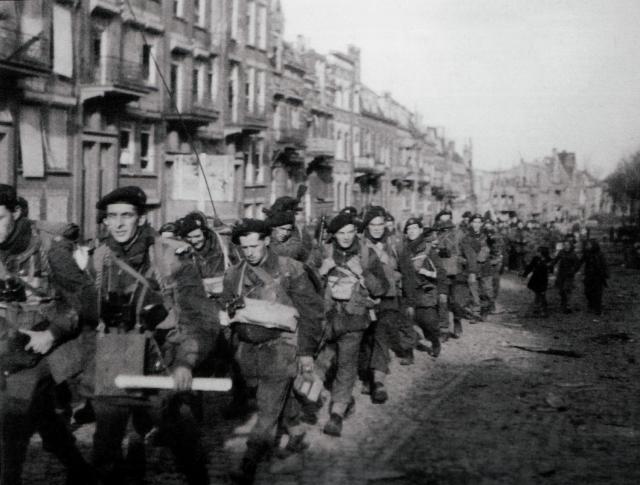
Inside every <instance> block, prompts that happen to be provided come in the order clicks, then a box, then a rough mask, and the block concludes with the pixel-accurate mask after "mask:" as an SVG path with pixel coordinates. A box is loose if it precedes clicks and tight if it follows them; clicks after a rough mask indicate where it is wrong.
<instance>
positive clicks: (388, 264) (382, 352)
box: [360, 206, 417, 404]
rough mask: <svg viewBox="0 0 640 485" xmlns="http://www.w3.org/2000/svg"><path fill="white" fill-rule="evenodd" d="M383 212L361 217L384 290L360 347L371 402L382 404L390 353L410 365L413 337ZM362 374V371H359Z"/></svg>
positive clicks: (396, 254)
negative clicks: (381, 277)
mask: <svg viewBox="0 0 640 485" xmlns="http://www.w3.org/2000/svg"><path fill="white" fill-rule="evenodd" d="M385 216H386V210H385V209H384V208H383V207H380V206H372V207H370V208H368V209H367V211H366V212H365V214H364V218H363V226H364V228H365V229H364V237H363V242H364V244H365V246H367V247H368V248H370V249H373V250H374V252H375V253H376V255H377V256H378V259H379V260H380V262H381V263H382V266H383V268H384V274H385V277H386V279H387V282H388V287H387V291H386V292H385V294H384V295H383V296H382V297H381V298H380V303H379V304H378V306H377V315H378V318H377V320H376V321H375V322H374V323H373V325H372V326H371V328H370V329H369V330H368V332H367V333H368V334H367V335H366V336H365V342H364V344H363V346H362V356H361V357H362V361H361V364H363V365H361V369H360V370H361V373H362V374H364V376H365V377H366V378H367V381H368V384H369V385H370V390H371V400H372V401H373V402H374V403H376V404H381V403H384V402H385V401H386V400H387V398H388V394H387V390H386V388H385V380H386V376H387V375H388V374H389V362H390V359H391V354H390V351H391V350H393V351H394V352H395V353H396V354H397V355H398V357H400V363H401V364H402V365H408V364H411V363H413V349H414V347H415V344H416V340H417V335H416V333H415V331H414V329H413V322H412V321H410V320H409V319H408V318H407V317H406V316H405V314H404V313H403V312H402V311H401V306H400V305H401V299H400V297H401V282H402V275H401V268H400V264H399V248H398V247H397V242H396V240H395V238H393V236H392V235H391V234H389V232H388V230H387V228H386V227H385ZM363 371H364V372H363Z"/></svg>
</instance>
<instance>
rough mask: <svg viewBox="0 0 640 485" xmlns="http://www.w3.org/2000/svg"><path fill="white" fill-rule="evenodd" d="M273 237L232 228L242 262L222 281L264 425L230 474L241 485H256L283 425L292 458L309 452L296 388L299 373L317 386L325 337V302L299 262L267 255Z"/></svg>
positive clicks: (259, 226) (248, 226)
mask: <svg viewBox="0 0 640 485" xmlns="http://www.w3.org/2000/svg"><path fill="white" fill-rule="evenodd" d="M269 233H270V231H269V226H268V225H267V224H266V223H265V222H264V221H259V220H257V219H243V220H242V221H241V222H240V223H239V224H238V225H236V226H235V227H234V228H233V232H232V236H231V237H232V242H233V243H234V244H236V245H238V246H239V247H240V249H241V251H242V254H243V256H244V260H243V261H242V262H240V263H238V264H236V265H235V266H232V267H231V268H230V269H229V271H228V272H227V274H226V275H225V279H224V300H225V301H226V302H228V305H227V309H228V313H229V317H231V321H232V322H233V323H232V330H233V333H234V335H235V337H236V338H237V339H238V340H239V342H240V343H239V345H238V347H237V349H236V359H237V360H238V362H239V364H240V367H241V369H242V374H243V376H244V377H245V379H247V380H248V381H250V382H251V383H252V384H253V385H255V387H257V395H256V396H257V407H258V410H257V411H258V420H257V421H256V424H255V425H254V427H253V429H252V430H251V434H250V436H249V439H248V440H247V451H246V452H245V455H244V457H243V459H242V463H241V465H240V468H239V469H238V470H236V471H234V472H233V473H232V479H233V480H234V481H235V482H237V483H252V482H253V480H254V477H255V472H256V468H257V466H258V463H259V462H260V461H261V460H262V459H264V457H265V456H266V455H267V454H268V453H269V452H270V450H272V449H273V447H274V445H275V437H276V428H277V426H278V425H281V426H282V427H284V428H285V429H286V431H287V433H288V434H289V442H288V444H287V450H288V451H289V452H292V453H294V452H299V451H302V450H304V449H305V448H306V446H307V444H306V443H305V442H304V428H303V427H302V425H301V423H300V416H299V413H300V410H299V408H298V406H297V401H296V399H293V396H292V394H291V393H292V383H293V380H294V377H295V376H296V375H297V374H298V372H300V373H301V375H303V376H307V378H309V379H311V377H310V376H312V375H313V355H314V353H315V351H316V350H317V347H318V345H319V343H320V340H321V336H322V316H323V308H322V298H321V297H320V296H319V295H318V294H317V293H316V292H315V291H314V288H313V285H312V283H311V281H310V280H309V277H308V276H307V273H306V271H305V269H304V268H303V266H302V264H301V263H300V262H298V261H295V260H293V259H292V258H289V257H286V256H278V255H276V254H275V253H274V252H273V251H271V250H270V249H269V243H270V238H269ZM243 312H244V313H243Z"/></svg>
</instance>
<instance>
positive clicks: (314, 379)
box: [0, 185, 526, 485]
mask: <svg viewBox="0 0 640 485" xmlns="http://www.w3.org/2000/svg"><path fill="white" fill-rule="evenodd" d="M97 208H98V209H99V210H100V211H101V213H102V215H103V218H102V221H101V224H102V226H103V228H104V231H101V233H103V234H104V237H102V238H100V239H98V240H96V241H93V242H92V244H91V245H90V246H89V247H86V246H83V245H79V244H78V243H77V237H78V234H77V233H78V231H77V226H74V225H69V226H61V227H58V226H55V225H53V226H52V225H47V224H43V223H40V222H35V221H31V220H29V219H28V218H27V217H26V210H25V208H24V207H22V208H21V206H20V205H19V203H18V195H17V194H16V192H15V190H14V188H13V187H10V186H7V185H0V312H1V313H0V323H1V327H2V328H1V333H0V344H1V346H0V370H1V371H2V375H1V379H2V381H1V383H0V384H1V389H0V485H9V484H11V485H14V484H20V483H21V471H22V466H23V464H24V461H25V456H26V450H27V446H28V443H29V439H30V437H31V436H32V435H33V434H34V433H35V432H38V433H39V434H40V435H41V437H42V441H43V444H44V446H45V447H46V448H47V449H49V450H51V451H53V452H54V453H55V454H56V456H57V457H58V458H59V459H60V461H61V462H62V463H63V464H64V465H65V467H66V469H67V473H68V479H67V483H69V484H92V483H99V484H104V485H112V484H113V485H115V484H121V483H143V482H144V475H145V445H146V444H148V443H149V442H153V443H160V444H164V445H166V446H168V447H169V448H171V450H172V452H173V454H174V457H175V464H176V467H177V468H178V470H179V471H180V472H182V474H183V475H184V477H185V480H186V482H187V483H189V484H207V483H209V478H208V475H207V459H206V452H205V449H204V447H203V445H202V440H201V436H200V429H201V428H200V423H201V422H202V420H203V419H205V418H204V416H205V413H204V411H203V404H204V402H205V401H204V400H203V398H202V395H200V394H198V393H194V392H193V391H191V385H192V379H193V377H194V376H196V377H197V376H210V375H226V376H229V377H230V378H231V380H232V382H233V390H232V396H233V399H232V401H231V404H230V406H229V408H228V409H226V410H225V413H224V415H225V416H238V415H243V414H246V413H248V412H256V413H257V420H256V422H255V425H254V426H253V428H252V430H251V433H250V436H249V439H248V440H247V445H246V451H245V453H244V456H243V459H242V461H241V463H240V465H239V466H238V467H237V469H235V470H234V471H233V472H232V473H231V478H232V480H233V481H234V482H235V483H252V482H253V480H254V477H255V473H256V470H257V467H258V464H259V463H260V462H262V461H265V460H267V459H268V458H269V457H272V458H273V459H274V460H279V459H283V458H287V457H290V456H292V455H295V454H297V453H300V452H301V451H303V450H304V449H305V448H306V447H308V443H307V442H306V441H305V430H306V429H308V426H310V425H313V424H316V423H317V421H318V411H319V410H320V409H321V408H322V404H323V402H322V399H323V397H322V396H325V397H326V396H329V395H330V402H329V403H328V406H329V419H328V420H327V421H326V422H325V423H323V424H322V426H323V428H322V429H323V431H324V433H326V434H327V435H329V436H334V437H339V436H340V435H341V433H342V428H343V422H344V420H345V419H348V418H349V416H351V415H352V414H353V413H354V412H355V399H354V392H355V389H356V388H360V389H361V392H362V393H363V394H367V395H369V396H370V399H371V401H372V402H373V403H376V404H383V403H384V402H385V401H387V399H389V392H388V389H387V380H388V375H389V372H390V365H389V364H390V362H391V359H392V355H393V354H395V355H396V356H397V358H398V359H399V363H400V364H402V365H411V364H412V363H413V359H414V351H424V352H428V353H429V354H430V355H431V356H432V357H433V358H437V357H438V356H439V355H440V353H441V352H442V351H443V350H442V345H443V343H444V342H446V341H447V340H449V339H459V338H461V336H462V334H463V321H467V322H469V323H476V322H479V321H482V320H483V319H484V318H485V317H486V316H487V315H488V314H490V313H492V312H494V311H495V299H496V297H497V295H498V292H499V289H500V275H501V274H502V272H503V269H504V267H505V266H506V265H507V263H509V264H511V260H512V254H511V251H512V250H513V249H514V245H515V248H516V249H518V248H519V247H520V246H519V245H522V246H523V247H524V246H526V238H523V236H522V232H523V227H524V226H522V227H519V225H518V224H516V226H515V231H514V233H513V234H512V233H511V232H510V231H507V230H506V227H505V226H504V224H502V223H498V224H497V227H496V221H494V220H492V218H491V216H490V214H485V215H484V216H482V215H480V214H471V213H465V214H464V217H463V220H462V221H461V222H460V223H459V224H458V225H456V224H455V223H454V221H453V220H452V214H451V212H450V211H448V210H443V211H441V212H440V213H438V214H437V216H436V218H435V222H434V224H433V226H432V227H427V226H425V225H424V222H423V220H422V219H421V218H410V219H408V220H407V221H406V222H405V223H404V225H403V227H402V231H401V232H400V231H398V230H397V229H398V228H397V227H395V221H394V220H393V217H391V215H390V214H389V213H388V212H387V211H386V210H385V209H384V208H383V207H380V206H369V207H367V208H365V210H364V211H363V212H362V213H358V211H357V210H356V209H355V208H353V207H346V208H344V209H343V210H341V211H340V212H339V213H338V214H337V215H335V216H334V217H333V218H331V220H326V218H324V217H323V218H322V220H321V221H320V222H319V224H318V225H317V227H316V228H315V233H314V237H313V236H312V233H311V232H310V228H307V227H306V226H305V225H304V224H303V222H302V219H303V217H302V210H301V207H300V193H299V194H298V197H297V198H293V197H281V198H279V199H278V200H276V201H275V203H274V204H273V205H272V207H271V208H270V209H269V210H267V211H265V213H266V214H265V215H266V218H265V219H264V220H258V219H242V220H241V221H238V223H236V224H235V225H234V226H233V227H227V226H224V225H220V224H214V225H213V227H210V225H209V223H208V221H207V218H206V216H205V215H204V214H201V213H198V212H193V213H190V214H187V215H186V216H185V217H184V218H182V219H180V220H178V221H175V222H172V223H167V224H164V225H163V226H162V227H161V228H160V229H159V231H156V230H154V229H153V228H152V227H151V226H150V225H149V223H148V222H147V219H146V212H145V210H146V195H145V193H144V192H143V191H142V190H141V189H140V188H138V187H134V186H129V187H121V188H118V189H116V190H114V191H113V192H111V193H109V194H107V195H106V196H104V197H103V198H102V199H101V200H100V201H99V202H98V204H97ZM518 250H519V249H518ZM515 254H520V253H518V252H517V251H516V252H515ZM520 257H521V256H517V257H515V259H514V261H518V264H522V263H521V262H519V261H520V260H519V259H518V258H520ZM118 374H140V375H165V376H170V377H171V378H172V380H173V383H174V388H173V390H164V391H158V390H131V389H120V388H118V387H116V386H115V385H114V378H115V376H116V375H118ZM65 386H67V387H71V388H73V389H74V390H75V391H76V392H78V393H79V394H80V395H81V396H83V397H84V398H85V399H86V400H87V405H86V406H85V408H83V409H84V410H85V411H86V409H91V411H92V412H91V414H93V418H94V419H95V422H96V427H95V434H94V437H93V455H92V459H91V463H87V462H86V461H85V460H84V458H83V457H82V455H81V454H80V453H79V452H78V450H77V448H76V445H75V441H74V438H73V435H72V434H71V432H70V431H69V427H68V423H67V422H66V421H65V418H64V415H63V414H61V413H59V412H57V409H59V408H61V407H63V404H64V403H61V402H60V401H61V400H63V399H61V398H60V395H61V394H62V393H60V392H57V391H58V390H59V389H64V387H65ZM323 389H324V392H320V391H319V390H323ZM327 390H330V392H328V391H327ZM319 394H320V397H319V396H318V395H319ZM150 437H153V439H150ZM123 442H126V443H127V446H126V450H123Z"/></svg>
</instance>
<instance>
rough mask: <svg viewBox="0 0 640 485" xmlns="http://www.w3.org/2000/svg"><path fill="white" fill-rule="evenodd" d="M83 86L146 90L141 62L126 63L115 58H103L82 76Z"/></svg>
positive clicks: (126, 61)
mask: <svg viewBox="0 0 640 485" xmlns="http://www.w3.org/2000/svg"><path fill="white" fill-rule="evenodd" d="M82 82H83V83H84V84H98V85H115V86H122V87H125V88H133V89H135V88H143V89H146V87H147V81H146V79H145V69H144V66H143V65H142V63H141V62H134V61H128V60H126V59H122V58H120V57H116V56H103V57H101V58H100V59H99V61H97V62H95V63H94V65H92V66H87V67H86V68H85V69H84V71H83V75H82Z"/></svg>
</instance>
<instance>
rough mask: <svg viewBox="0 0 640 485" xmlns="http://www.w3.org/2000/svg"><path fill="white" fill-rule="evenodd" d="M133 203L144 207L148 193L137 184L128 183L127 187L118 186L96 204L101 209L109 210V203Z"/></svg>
mask: <svg viewBox="0 0 640 485" xmlns="http://www.w3.org/2000/svg"><path fill="white" fill-rule="evenodd" d="M118 203H120V204H131V205H132V206H134V207H137V208H138V209H144V208H145V206H146V205H147V194H145V193H144V191H143V190H142V189H141V188H140V187H137V186H135V185H128V186H126V187H118V188H117V189H115V190H112V191H111V192H109V193H108V194H107V195H105V196H104V197H103V198H102V199H100V200H99V201H98V203H97V204H96V208H97V209H99V210H107V206H108V205H109V204H118Z"/></svg>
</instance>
